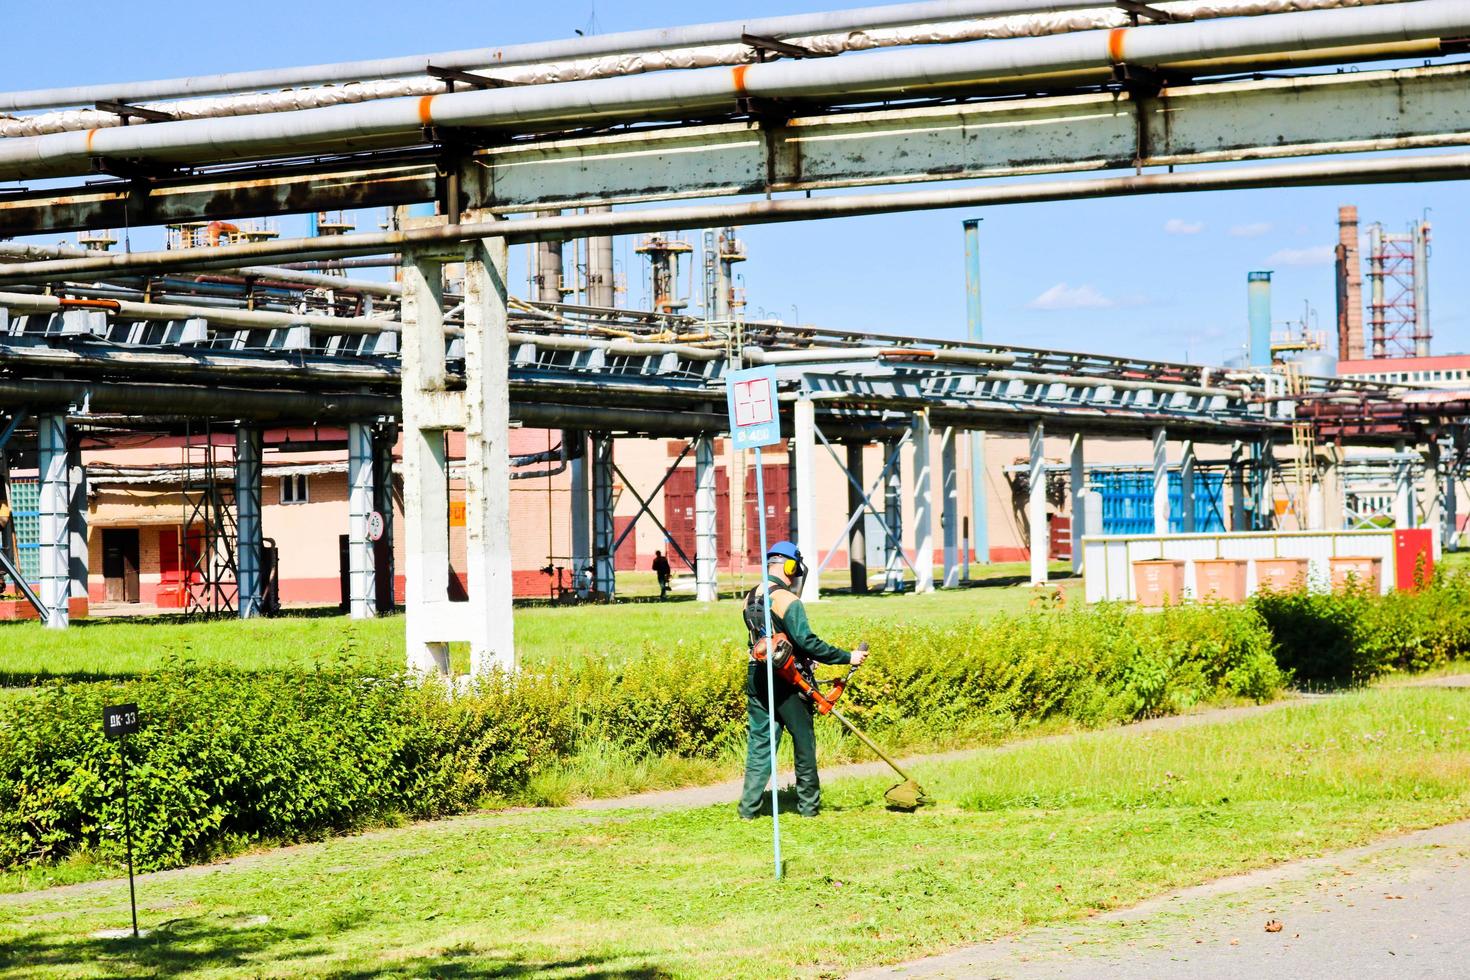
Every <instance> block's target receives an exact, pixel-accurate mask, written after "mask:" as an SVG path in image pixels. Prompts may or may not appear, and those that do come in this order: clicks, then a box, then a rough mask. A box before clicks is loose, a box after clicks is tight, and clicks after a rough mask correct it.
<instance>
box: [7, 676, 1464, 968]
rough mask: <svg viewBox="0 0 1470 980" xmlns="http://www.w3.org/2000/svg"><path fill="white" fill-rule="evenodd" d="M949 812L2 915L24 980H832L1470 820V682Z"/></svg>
mask: <svg viewBox="0 0 1470 980" xmlns="http://www.w3.org/2000/svg"><path fill="white" fill-rule="evenodd" d="M916 775H917V776H918V777H919V779H920V780H921V781H922V782H923V783H924V784H925V786H926V787H927V788H928V789H929V791H930V792H931V794H933V795H934V796H935V797H937V798H938V799H939V800H940V801H941V803H940V805H938V806H936V807H934V808H932V809H928V810H924V811H920V812H919V813H916V814H911V815H905V814H895V813H889V812H887V811H885V810H884V809H882V808H881V804H880V796H881V793H882V790H883V789H884V787H885V786H886V785H887V784H888V783H889V782H891V780H887V779H875V780H852V781H844V782H840V783H836V784H834V785H832V786H829V787H828V808H827V810H826V811H825V812H824V813H823V815H822V816H821V817H819V818H816V819H813V820H802V819H798V818H796V817H794V816H793V817H791V818H789V819H786V820H784V821H783V823H782V827H783V831H784V834H785V851H786V854H787V857H788V866H787V877H786V879H785V880H784V881H783V882H782V883H780V884H775V883H773V882H772V880H771V859H770V830H771V825H770V822H769V821H767V820H760V821H756V822H753V823H749V824H744V823H740V822H738V821H736V820H735V818H734V814H733V811H732V808H731V807H730V806H728V805H726V806H715V807H706V808H703V809H697V810H688V811H679V812H662V813H659V812H648V811H626V810H625V811H615V812H610V813H590V812H577V811H570V810H555V811H530V812H511V813H504V814H485V815H477V816H472V817H466V818H459V819H454V820H448V821H443V822H440V823H433V824H423V825H416V826H413V827H408V828H402V829H397V830H387V831H379V832H375V833H370V834H365V835H362V836H358V837H352V838H339V839H335V840H330V841H327V842H325V843H321V844H315V845H307V846H303V847H299V848H294V849H291V850H288V851H281V852H274V853H269V854H265V855H261V856H259V857H253V858H246V859H243V860H241V861H238V862H236V863H234V864H230V865H223V866H215V867H211V868H205V869H199V870H196V871H190V872H184V873H176V874H173V875H171V876H164V877H158V878H145V879H143V880H142V881H141V882H140V885H139V899H140V902H141V903H142V911H141V916H142V924H143V926H144V927H145V928H148V929H151V930H153V931H152V932H151V934H150V935H149V936H147V937H146V938H144V939H143V940H141V941H140V942H138V943H133V942H132V941H131V940H125V939H101V938H93V933H94V932H96V931H98V930H102V929H109V928H112V929H116V928H119V927H123V926H125V925H126V923H127V918H128V913H127V887H126V884H125V883H123V882H113V883H111V884H109V885H105V886H102V887H99V888H95V889H87V890H83V891H72V892H59V893H52V894H49V895H48V894H44V893H43V894H41V895H39V896H28V897H25V898H24V899H21V900H19V901H14V900H10V901H6V904H4V905H0V908H3V910H4V913H3V914H0V974H3V975H5V976H16V977H21V976H24V977H35V976H69V977H70V976H82V977H92V976H108V977H119V976H155V975H160V974H175V973H188V974H192V975H198V976H219V977H224V976H238V975H242V974H249V975H258V976H272V977H274V976H327V977H366V976H403V977H410V976H413V977H422V976H523V975H524V976H546V977H571V976H586V975H592V976H599V977H604V978H611V977H656V976H701V977H704V976H720V977H770V976H787V975H799V976H832V975H838V974H840V973H842V972H844V971H847V970H849V969H852V968H854V967H857V966H861V965H865V964H874V963H884V962H894V961H897V960H900V959H904V958H907V957H911V956H915V955H919V954H923V953H929V952H935V951H938V950H941V949H944V948H947V947H952V946H955V945H958V944H963V943H968V942H974V941H979V940H984V939H987V938H990V937H995V936H999V935H1003V934H1007V933H1011V932H1014V931H1017V930H1020V929H1022V928H1025V927H1027V926H1031V925H1036V924H1041V923H1048V922H1056V921H1061V920H1066V919H1073V918H1078V917H1083V916H1087V915H1090V914H1093V913H1095V912H1096V911H1098V910H1101V909H1107V908H1112V907H1116V906H1120V905H1127V904H1131V903H1134V902H1137V901H1139V900H1141V899H1143V898H1145V897H1148V896H1150V895H1155V894H1158V893H1160V892H1162V891H1165V890H1168V889H1172V888H1176V887H1180V886H1184V885H1187V884H1191V883H1195V882H1199V881H1203V880H1207V879H1210V878H1214V877H1217V876H1220V875H1225V874H1230V873H1232V872H1236V871H1242V870H1246V869H1249V868H1255V867H1261V866H1265V865H1270V864H1273V863H1276V862H1280V861H1284V860H1287V859H1290V858H1294V857H1299V856H1303V855H1309V854H1316V853H1320V852H1322V851H1326V850H1330V849H1334V848H1341V847H1345V846H1350V845H1353V844H1356V843H1360V842H1363V841H1366V840H1368V839H1371V838H1374V837H1377V836H1381V835H1383V834H1388V833H1393V832H1397V831H1403V830H1408V829H1411V828H1419V827H1425V826H1431V825H1434V824H1437V823H1443V822H1447V821H1451V820H1455V819H1460V818H1464V817H1466V816H1467V815H1470V690H1432V689H1407V688H1394V689H1379V690H1373V691H1366V692H1360V693H1355V694H1350V695H1341V696H1336V697H1333V698H1330V699H1325V700H1323V701H1321V702H1317V703H1314V704H1311V705H1308V706H1301V707H1292V708H1286V709H1282V710H1277V711H1273V712H1270V713H1266V714H1260V715H1255V716H1253V717H1249V718H1242V719H1239V720H1236V721H1233V722H1230V723H1225V724H1219V725H1212V726H1206V727H1199V728H1191V729H1181V730H1178V731H1160V732H1150V733H1143V732H1136V731H1135V732H1130V731H1127V730H1115V731H1112V732H1106V733H1095V734H1089V735H1081V736H1076V737H1072V738H1068V739H1064V740H1060V741H1054V742H1046V743H1035V744H1030V745H1025V746H1021V747H1019V748H1016V749H1013V750H1011V751H1008V752H1004V753H981V754H979V755H977V756H975V757H973V758H972V759H968V760H965V761H962V762H949V763H943V764H933V765H929V766H926V767H922V768H921V769H920V770H919V771H918V772H917V773H916Z"/></svg>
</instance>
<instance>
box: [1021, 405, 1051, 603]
mask: <svg viewBox="0 0 1470 980" xmlns="http://www.w3.org/2000/svg"><path fill="white" fill-rule="evenodd" d="M1029 435H1030V450H1031V470H1030V473H1029V476H1030V492H1029V495H1028V496H1027V499H1026V526H1027V533H1028V534H1029V536H1030V538H1031V584H1032V585H1045V584H1046V580H1047V567H1046V566H1047V562H1048V560H1049V559H1050V558H1051V533H1050V528H1048V527H1047V525H1046V427H1045V426H1044V425H1042V424H1041V423H1040V422H1032V423H1031V429H1030V433H1029Z"/></svg>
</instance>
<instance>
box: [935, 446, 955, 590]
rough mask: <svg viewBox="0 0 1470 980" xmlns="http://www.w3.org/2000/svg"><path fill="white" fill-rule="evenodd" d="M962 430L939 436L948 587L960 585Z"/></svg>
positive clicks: (945, 583)
mask: <svg viewBox="0 0 1470 980" xmlns="http://www.w3.org/2000/svg"><path fill="white" fill-rule="evenodd" d="M958 440H959V433H958V432H956V431H955V430H954V428H953V427H949V428H946V429H945V430H944V432H943V433H942V434H941V435H940V437H939V494H940V505H939V506H940V511H939V527H940V533H941V534H942V535H943V538H944V588H946V589H952V588H954V587H955V586H957V585H959V584H960V473H959V464H958V456H959V453H958V452H957V451H956V450H957V446H956V443H957V442H958Z"/></svg>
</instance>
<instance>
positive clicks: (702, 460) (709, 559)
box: [694, 434, 720, 602]
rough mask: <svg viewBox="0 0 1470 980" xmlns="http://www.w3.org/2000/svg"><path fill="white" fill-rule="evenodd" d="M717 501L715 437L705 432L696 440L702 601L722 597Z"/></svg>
mask: <svg viewBox="0 0 1470 980" xmlns="http://www.w3.org/2000/svg"><path fill="white" fill-rule="evenodd" d="M716 502H717V496H716V493H715V441H714V439H713V438H711V437H710V436H709V435H708V434H702V435H700V437H699V438H698V439H697V440H696V441H695V443H694V596H695V598H696V599H698V600H699V601H700V602H714V601H715V600H717V599H719V597H720V583H719V573H720V556H719V538H718V524H717V522H716V513H715V509H716Z"/></svg>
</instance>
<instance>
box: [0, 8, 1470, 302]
mask: <svg viewBox="0 0 1470 980" xmlns="http://www.w3.org/2000/svg"><path fill="white" fill-rule="evenodd" d="M1282 16H1285V15H1282ZM1467 177H1470V153H1444V154H1436V155H1434V156H1409V157H1403V158H1401V159H1382V158H1378V159H1368V160H1335V161H1331V162H1327V163H1288V164H1274V165H1270V166H1248V167H1235V168H1229V169H1202V170H1198V171H1190V172H1186V173H1162V174H1147V175H1135V176H1125V177H1096V178H1088V179H1079V180H1054V181H1035V182H1032V183H1017V184H1003V185H1000V186H994V185H991V186H982V187H962V188H953V187H951V188H944V189H942V190H924V191H897V192H893V193H885V194H839V195H831V196H821V197H811V198H780V199H776V200H770V201H754V202H747V203H741V204H703V205H697V206H692V207H669V208H664V207H660V208H641V209H637V210H626V209H625V210H622V211H614V212H611V213H606V214H584V215H575V216H563V217H560V218H555V219H544V218H530V219H522V220H518V221H487V222H470V223H466V224H458V225H436V226H433V227H427V228H413V229H405V230H401V231H390V232H366V233H363V234H354V235H336V236H329V237H320V238H297V239H286V240H277V241H273V242H248V243H245V244H240V245H220V246H218V247H215V248H207V247H206V248H188V249H171V250H167V251H156V252H132V253H127V254H107V255H99V256H95V257H92V258H85V259H56V260H51V261H43V262H26V263H18V262H17V263H0V284H5V283H26V282H46V281H48V280H51V279H58V278H72V277H95V276H108V275H115V274H122V273H138V272H141V271H144V270H161V269H204V268H219V267H231V266H238V265H240V264H242V263H248V262H251V261H258V260H261V259H279V258H286V257H301V256H302V255H303V254H304V255H307V256H313V257H322V258H327V257H333V256H342V255H367V254H376V253H378V252H382V251H385V250H397V249H399V248H401V247H411V246H424V245H431V246H438V245H445V244H451V243H459V242H465V241H471V240H473V239H478V238H488V237H497V236H499V237H504V238H505V239H506V241H507V242H508V243H510V244H513V245H519V244H526V243H528V242H536V241H542V240H546V239H552V238H567V237H578V236H582V235H588V234H597V233H603V234H633V233H636V232H648V231H658V230H683V229H689V228H703V227H706V226H708V225H710V224H715V223H732V224H770V223H775V222H781V221H808V220H813V219H817V218H846V217H854V216H857V215H868V214H889V213H896V212H903V211H928V210H935V209H940V208H958V207H968V206H977V205H1004V204H1031V203H1038V202H1043V201H1068V200H1088V199H1093V198H1101V197H1126V196H1133V195H1142V194H1166V193H1181V192H1189V191H1204V190H1244V189H1251V188H1262V187H1293V186H1334V185H1342V184H1355V185H1356V184H1370V183H1397V182H1404V181H1431V180H1464V179H1466V178H1467Z"/></svg>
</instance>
